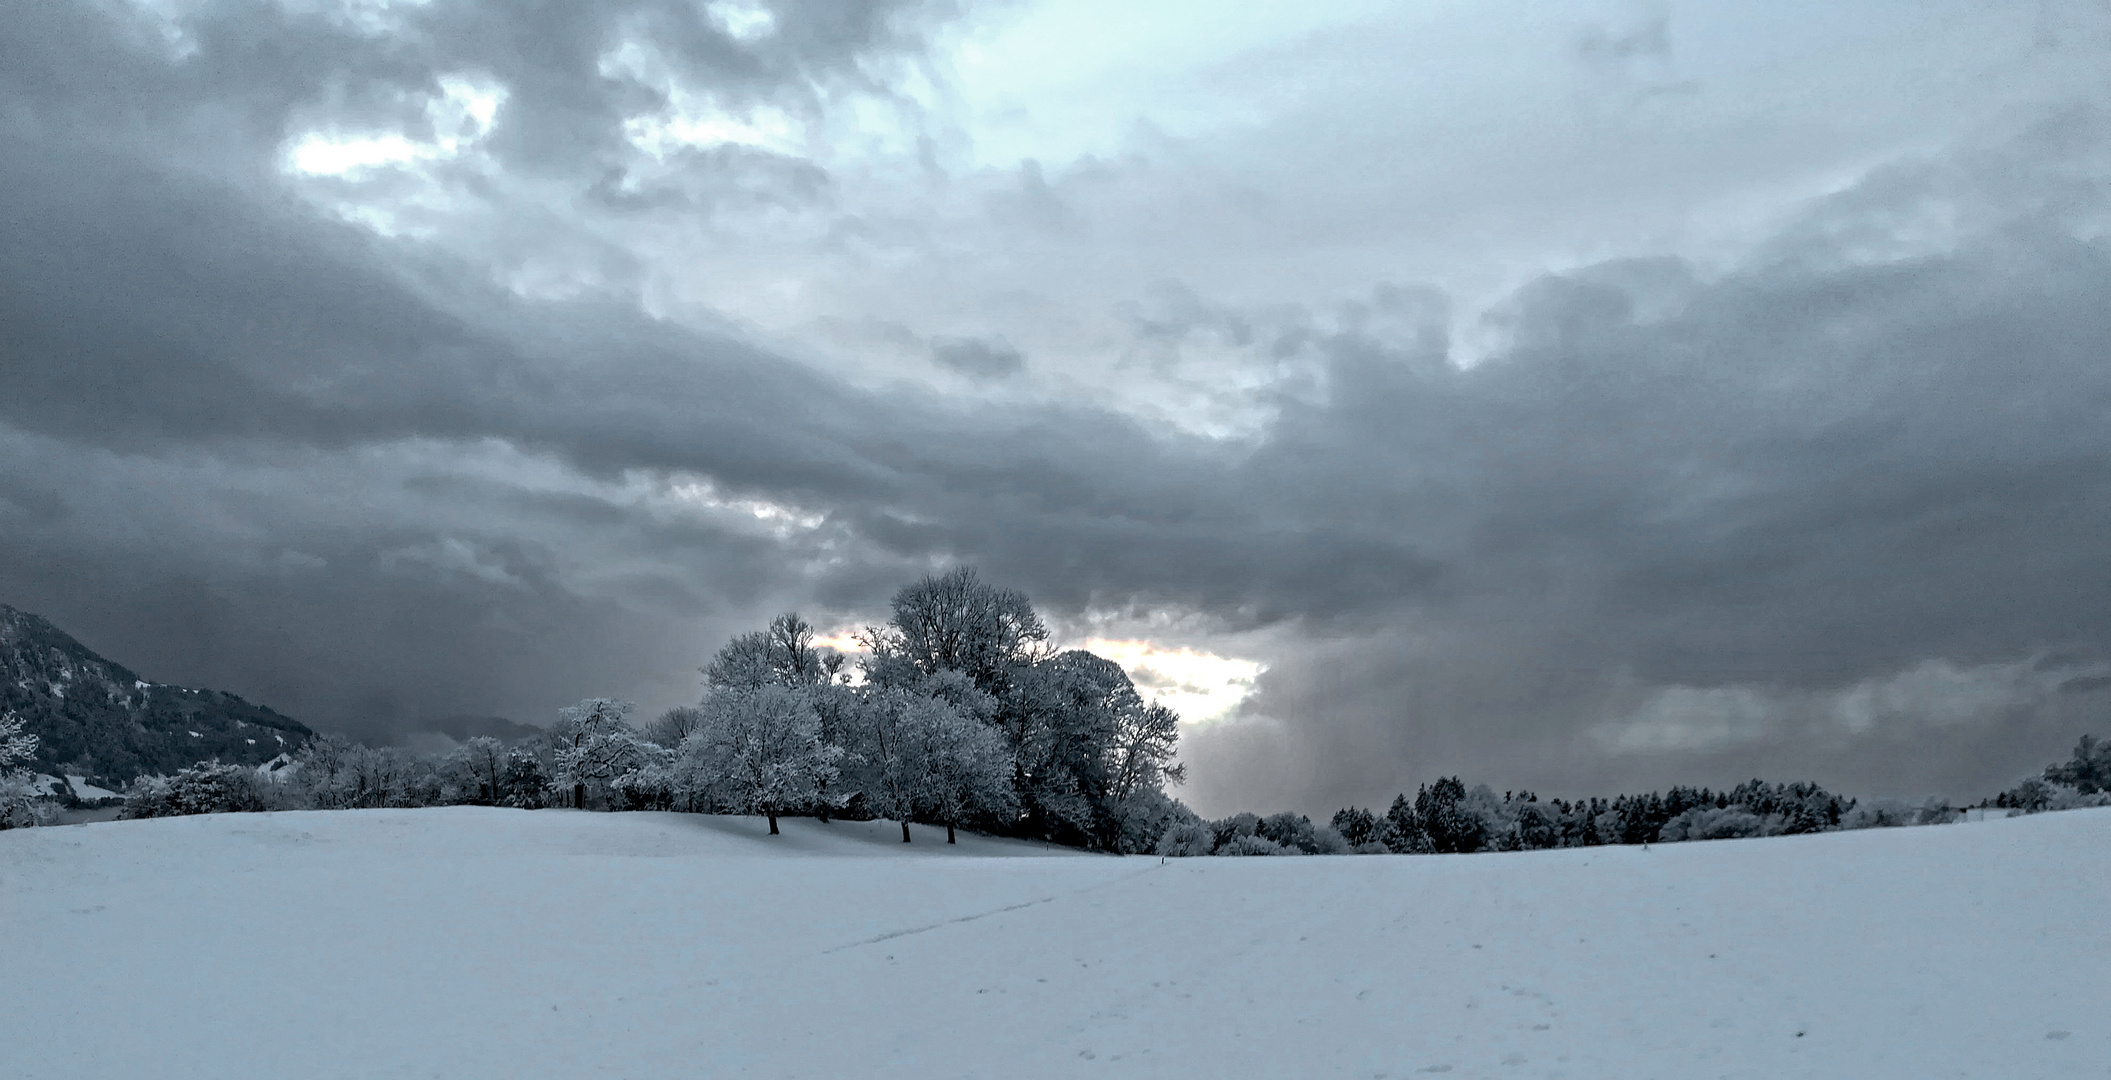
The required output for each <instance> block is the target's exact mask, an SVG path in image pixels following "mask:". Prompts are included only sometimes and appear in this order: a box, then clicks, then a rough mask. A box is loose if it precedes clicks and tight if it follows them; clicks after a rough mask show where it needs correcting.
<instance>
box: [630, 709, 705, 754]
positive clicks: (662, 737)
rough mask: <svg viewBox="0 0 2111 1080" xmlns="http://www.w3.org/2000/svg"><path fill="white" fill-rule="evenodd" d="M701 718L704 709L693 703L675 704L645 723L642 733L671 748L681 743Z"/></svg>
mask: <svg viewBox="0 0 2111 1080" xmlns="http://www.w3.org/2000/svg"><path fill="white" fill-rule="evenodd" d="M703 718H704V711H703V710H702V709H699V708H697V707H696V706H694V705H676V706H675V707H674V708H671V709H669V710H667V711H666V712H663V713H661V714H660V715H659V716H658V717H656V718H655V719H654V720H653V722H652V723H650V724H647V725H645V730H644V732H643V734H644V736H645V738H646V739H648V740H650V741H651V742H653V743H655V744H657V745H660V746H664V747H666V748H667V749H669V750H672V749H674V748H675V747H677V746H680V745H682V740H683V739H686V738H688V737H689V733H690V732H692V731H695V730H696V725H697V724H698V723H699V722H701V721H702V720H703Z"/></svg>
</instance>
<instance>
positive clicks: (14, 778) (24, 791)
mask: <svg viewBox="0 0 2111 1080" xmlns="http://www.w3.org/2000/svg"><path fill="white" fill-rule="evenodd" d="M27 723H28V721H26V720H24V719H23V718H22V717H20V716H17V715H15V714H14V713H13V712H8V713H4V714H0V829H8V828H14V827H17V826H22V825H32V824H35V823H36V813H35V804H34V802H33V799H34V797H35V795H36V790H35V787H34V785H33V783H32V779H31V777H30V775H29V771H28V770H27V769H24V768H21V763H23V762H26V761H28V760H29V759H30V758H32V757H34V756H36V753H37V737H36V736H35V735H31V734H29V733H27V732H25V731H23V730H22V729H23V727H24V726H26V725H27Z"/></svg>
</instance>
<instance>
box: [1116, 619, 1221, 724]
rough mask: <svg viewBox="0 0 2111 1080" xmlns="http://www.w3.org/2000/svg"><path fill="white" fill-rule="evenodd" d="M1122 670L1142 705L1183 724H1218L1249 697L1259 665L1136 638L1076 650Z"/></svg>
mask: <svg viewBox="0 0 2111 1080" xmlns="http://www.w3.org/2000/svg"><path fill="white" fill-rule="evenodd" d="M1081 647H1082V648H1083V649H1085V651H1087V652H1091V653H1096V654H1098V655H1100V656H1104V657H1106V658H1107V659H1109V660H1112V661H1114V662H1115V663H1117V664H1120V665H1121V666H1122V670H1124V671H1126V672H1128V673H1129V678H1130V679H1132V680H1134V681H1135V683H1136V690H1137V692H1138V693H1140V694H1142V695H1143V697H1144V700H1145V701H1156V702H1157V703H1159V704H1160V705H1164V706H1165V707H1166V708H1169V709H1171V710H1173V711H1174V712H1177V713H1179V714H1180V720H1181V722H1182V723H1186V724H1204V723H1209V722H1210V721H1213V720H1222V719H1224V718H1225V717H1227V716H1229V715H1231V713H1232V710H1234V709H1236V708H1238V707H1239V703H1240V702H1242V701H1245V700H1246V698H1247V695H1249V694H1252V693H1253V684H1254V680H1255V679H1257V678H1259V677H1260V675H1261V671H1262V670H1263V666H1262V665H1261V664H1260V663H1258V662H1256V661H1253V660H1242V659H1239V658H1238V657H1235V656H1218V655H1217V654H1215V653H1208V652H1202V651H1200V650H1196V649H1190V648H1185V647H1183V648H1178V649H1166V648H1161V647H1160V646H1158V645H1156V644H1154V643H1152V642H1149V641H1142V640H1117V639H1111V638H1093V639H1092V640H1090V641H1087V642H1085V643H1084V645H1083V646H1081Z"/></svg>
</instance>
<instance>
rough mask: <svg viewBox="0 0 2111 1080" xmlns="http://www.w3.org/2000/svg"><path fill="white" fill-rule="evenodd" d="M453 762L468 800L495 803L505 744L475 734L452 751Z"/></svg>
mask: <svg viewBox="0 0 2111 1080" xmlns="http://www.w3.org/2000/svg"><path fill="white" fill-rule="evenodd" d="M453 765H454V768H455V769H456V770H458V771H459V772H460V774H461V777H462V780H463V781H464V786H465V788H466V790H465V791H464V792H463V794H464V796H465V797H466V798H467V799H468V801H470V802H473V803H475V804H476V805H478V806H497V805H498V801H499V797H500V791H501V789H500V783H501V782H502V781H503V779H504V778H505V775H506V744H505V743H503V742H501V741H499V740H498V739H495V738H492V737H491V736H489V735H476V736H473V737H471V738H470V740H469V741H468V742H465V743H463V744H462V745H461V747H460V748H459V749H457V750H456V751H455V752H454V760H453Z"/></svg>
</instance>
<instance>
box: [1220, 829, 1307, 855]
mask: <svg viewBox="0 0 2111 1080" xmlns="http://www.w3.org/2000/svg"><path fill="white" fill-rule="evenodd" d="M1212 854H1215V855H1302V854H1304V853H1303V852H1301V851H1299V850H1297V849H1296V848H1286V847H1284V846H1283V845H1281V844H1278V843H1276V842H1275V841H1273V840H1270V839H1268V838H1267V837H1265V836H1255V835H1253V834H1251V833H1242V834H1234V835H1233V836H1232V838H1231V839H1230V840H1227V841H1225V842H1224V843H1221V844H1218V845H1217V850H1216V851H1214V852H1212Z"/></svg>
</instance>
